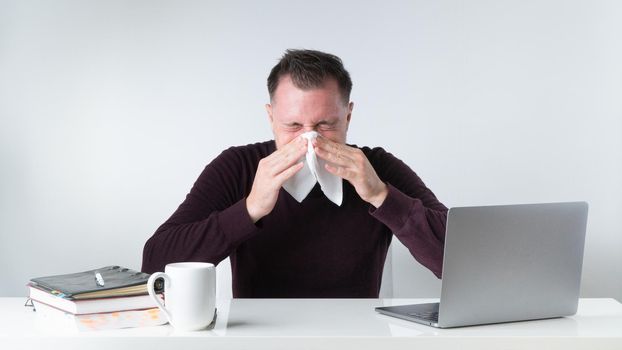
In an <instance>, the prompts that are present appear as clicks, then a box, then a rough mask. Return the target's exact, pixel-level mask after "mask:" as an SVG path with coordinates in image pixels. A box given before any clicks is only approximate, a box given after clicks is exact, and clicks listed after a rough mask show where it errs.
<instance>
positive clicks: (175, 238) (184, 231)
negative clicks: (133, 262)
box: [142, 149, 258, 273]
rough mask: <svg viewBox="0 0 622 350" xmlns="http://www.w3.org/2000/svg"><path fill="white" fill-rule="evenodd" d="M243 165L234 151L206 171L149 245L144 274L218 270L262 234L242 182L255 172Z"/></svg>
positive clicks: (206, 168)
mask: <svg viewBox="0 0 622 350" xmlns="http://www.w3.org/2000/svg"><path fill="white" fill-rule="evenodd" d="M242 164H243V162H241V161H239V155H237V154H236V153H235V151H234V150H233V149H229V150H227V151H224V152H223V153H222V154H221V155H220V156H218V157H217V158H216V159H214V160H213V161H212V162H211V163H210V164H209V165H207V166H206V167H205V169H204V170H203V172H202V173H201V175H200V176H199V178H198V179H197V181H196V182H195V184H194V186H193V187H192V189H191V190H190V193H188V195H187V196H186V199H185V200H184V202H183V203H182V204H181V205H180V206H179V208H178V209H177V210H176V211H175V213H173V215H172V216H171V217H170V218H169V219H168V220H167V221H166V222H165V223H164V224H162V225H161V226H160V227H159V228H158V229H157V230H156V232H155V233H154V234H153V236H151V238H149V240H147V242H146V243H145V247H144V249H143V264H142V271H143V272H146V273H153V272H156V271H164V266H165V265H166V264H168V263H172V262H181V261H203V262H210V263H213V264H218V263H219V262H220V261H222V260H224V259H225V258H227V257H228V256H229V254H230V253H231V252H232V251H233V250H234V249H235V248H236V247H237V246H238V245H239V244H240V243H242V242H243V241H245V240H247V239H249V238H250V237H252V236H253V235H254V234H255V233H256V232H258V229H257V226H255V224H254V223H253V222H252V220H251V218H250V216H249V214H248V211H247V209H246V197H245V189H244V187H245V186H244V181H240V180H241V178H244V177H248V176H245V175H249V174H247V173H249V172H250V171H249V170H248V169H244V167H243V166H242ZM252 177H253V176H250V180H251V181H252Z"/></svg>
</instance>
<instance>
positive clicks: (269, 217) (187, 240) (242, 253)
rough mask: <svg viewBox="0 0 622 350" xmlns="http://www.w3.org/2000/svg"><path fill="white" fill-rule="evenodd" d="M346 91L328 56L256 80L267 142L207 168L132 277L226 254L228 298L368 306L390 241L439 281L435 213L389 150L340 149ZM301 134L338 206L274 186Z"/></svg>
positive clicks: (291, 169)
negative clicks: (338, 192) (365, 301)
mask: <svg viewBox="0 0 622 350" xmlns="http://www.w3.org/2000/svg"><path fill="white" fill-rule="evenodd" d="M351 89H352V82H351V80H350V75H349V73H348V72H347V71H346V70H345V68H344V67H343V64H342V62H341V60H340V59H339V58H338V57H336V56H334V55H330V54H327V53H323V52H319V51H312V50H287V51H286V53H285V55H284V56H283V57H282V58H281V60H280V62H279V63H278V64H277V65H276V66H275V67H274V68H273V69H272V71H271V73H270V76H269V77H268V90H269V93H270V104H267V105H266V110H267V112H268V117H269V121H270V124H271V126H272V131H273V133H274V141H268V142H262V143H256V144H251V145H247V146H241V147H232V148H229V149H228V150H226V151H224V152H222V154H220V155H219V156H218V157H217V158H216V159H214V160H213V161H212V162H211V163H210V164H209V165H207V166H206V167H205V170H204V171H203V173H202V174H201V175H200V176H199V178H198V180H197V181H196V183H195V184H194V186H193V188H192V189H191V191H190V193H189V194H188V195H187V196H186V200H185V201H184V202H183V203H182V204H181V205H180V206H179V208H178V209H177V211H176V212H175V213H174V214H173V215H172V216H171V217H170V218H169V219H168V220H167V221H166V222H165V223H164V224H163V225H162V226H160V227H159V228H158V229H157V231H156V232H155V234H154V235H153V236H152V237H151V238H150V239H149V240H148V241H147V243H146V244H145V248H144V253H143V268H142V269H143V271H144V272H147V273H152V272H155V271H163V269H164V266H165V265H166V264H167V263H170V262H177V261H206V262H211V263H214V264H218V263H219V262H220V261H222V260H223V259H225V258H227V257H230V258H231V269H232V278H233V296H234V297H236V298H265V297H297V298H312V297H331V298H338V297H371V298H376V297H378V293H379V291H380V284H381V280H382V271H383V266H384V262H385V258H386V254H387V249H388V248H389V244H390V243H391V239H392V236H393V235H395V236H396V237H397V238H398V239H399V240H400V241H401V242H402V243H404V245H405V246H406V247H408V249H409V250H410V252H411V254H412V255H413V256H414V257H415V259H417V260H418V261H419V262H420V263H422V264H423V265H424V266H426V267H427V268H429V269H430V270H431V271H432V272H433V273H434V274H435V275H436V276H437V277H439V278H440V277H441V268H442V258H443V242H444V235H445V221H446V218H447V208H446V207H445V206H444V205H443V204H441V203H440V202H439V201H438V200H437V199H436V197H435V196H434V194H433V193H432V192H431V191H430V190H429V189H428V188H426V186H425V185H424V184H423V182H422V181H421V179H420V178H419V177H418V176H417V175H416V174H415V173H414V172H413V171H412V170H411V169H410V168H409V167H408V166H407V165H405V164H404V163H403V162H402V161H400V160H399V159H397V158H395V157H394V156H393V155H391V154H390V153H388V152H386V151H384V150H383V149H382V148H373V149H370V148H368V147H357V146H354V145H347V144H346V134H347V131H348V125H349V124H350V120H351V118H352V108H353V103H352V102H349V101H350V91H351ZM308 131H316V132H317V133H318V134H319V136H318V137H317V138H316V139H315V140H313V141H309V142H313V148H314V151H315V153H316V154H317V156H318V157H319V158H321V159H323V160H325V161H327V162H328V164H327V165H326V170H327V171H328V172H329V173H331V174H334V175H337V176H339V177H341V178H343V179H344V180H345V181H343V201H342V204H341V205H340V206H338V205H336V204H334V203H332V202H331V201H329V200H328V198H327V197H326V196H325V195H324V194H323V193H322V190H321V189H320V186H319V184H316V185H315V187H314V188H313V189H312V191H311V192H310V193H309V195H308V196H307V197H306V198H305V199H304V200H302V202H300V203H299V202H298V201H296V200H295V199H294V198H293V197H292V196H291V195H290V194H289V193H288V192H287V191H285V190H284V189H283V188H282V186H283V184H284V183H285V182H286V181H287V179H289V178H291V177H292V176H293V175H294V174H296V173H297V172H298V171H300V170H301V169H302V167H303V162H302V161H301V159H304V158H303V157H304V155H305V152H306V151H307V140H306V139H305V138H303V137H301V136H300V135H301V134H303V133H305V132H308Z"/></svg>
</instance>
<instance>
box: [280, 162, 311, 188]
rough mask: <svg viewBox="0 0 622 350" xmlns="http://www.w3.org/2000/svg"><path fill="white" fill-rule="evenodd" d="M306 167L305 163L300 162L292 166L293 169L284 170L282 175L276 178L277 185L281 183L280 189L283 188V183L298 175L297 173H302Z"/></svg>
mask: <svg viewBox="0 0 622 350" xmlns="http://www.w3.org/2000/svg"><path fill="white" fill-rule="evenodd" d="M303 166H304V163H303V162H299V163H296V164H294V165H292V166H291V167H289V168H287V169H285V170H283V171H282V172H281V173H280V174H278V175H277V176H276V177H275V180H276V181H277V183H279V187H281V186H282V185H283V183H285V181H287V180H288V179H289V178H290V177H292V176H294V174H296V173H297V172H299V171H300V169H302V168H303Z"/></svg>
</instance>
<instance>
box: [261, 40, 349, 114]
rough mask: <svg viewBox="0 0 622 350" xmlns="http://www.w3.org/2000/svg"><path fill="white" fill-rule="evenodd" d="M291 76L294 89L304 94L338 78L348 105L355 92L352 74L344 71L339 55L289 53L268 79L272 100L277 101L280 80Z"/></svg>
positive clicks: (290, 51)
mask: <svg viewBox="0 0 622 350" xmlns="http://www.w3.org/2000/svg"><path fill="white" fill-rule="evenodd" d="M288 74H289V75H290V77H291V79H292V82H293V83H294V85H295V86H296V87H298V88H299V89H303V90H307V89H313V88H319V87H322V86H323V85H324V81H325V79H326V78H334V79H335V80H337V84H338V85H339V91H340V92H341V97H342V99H343V101H344V103H346V104H347V103H348V102H349V101H350V92H351V91H352V80H351V79H350V73H348V71H347V70H346V69H345V68H344V67H343V62H342V61H341V59H340V58H339V57H337V56H335V55H331V54H329V53H325V52H321V51H315V50H292V49H289V50H286V51H285V54H284V55H283V57H281V59H280V60H279V63H277V64H276V66H274V68H272V71H270V75H269V76H268V92H269V93H270V100H272V98H273V97H274V92H275V91H276V88H277V87H278V85H279V79H281V77H282V76H285V75H288Z"/></svg>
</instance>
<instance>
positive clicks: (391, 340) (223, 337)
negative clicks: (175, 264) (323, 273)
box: [0, 298, 622, 350]
mask: <svg viewBox="0 0 622 350" xmlns="http://www.w3.org/2000/svg"><path fill="white" fill-rule="evenodd" d="M24 301H25V299H24V298H0V312H1V317H0V349H29V348H33V349H34V348H37V349H63V350H64V349H106V350H111V349H126V348H127V349H132V350H139V349H149V350H153V349H175V350H182V349H183V350H185V349H208V350H213V349H253V350H254V349H311V348H322V349H329V348H333V349H374V350H380V349H382V350H384V349H409V350H412V349H421V348H424V347H425V346H429V347H430V348H431V349H458V348H459V349H495V350H496V349H590V350H596V349H599V350H600V349H617V350H620V349H622V304H620V303H619V302H617V301H616V300H614V299H581V301H580V303H579V311H578V313H577V314H576V315H575V316H572V317H566V318H557V319H550V320H540V321H528V322H515V323H506V324H497V325H488V326H475V327H464V328H454V329H436V328H432V327H427V326H424V325H419V324H416V323H411V322H408V321H403V320H400V319H396V318H393V317H389V316H384V315H380V314H377V313H376V312H375V311H374V307H376V306H381V305H399V304H408V303H418V302H431V301H434V300H431V299H341V300H339V299H324V300H321V299H234V300H219V301H218V303H217V307H218V319H217V322H216V325H215V327H214V328H213V329H212V330H209V331H199V332H187V333H179V332H175V331H174V330H173V328H172V327H171V326H170V325H165V326H159V327H149V328H133V329H119V330H112V331H96V332H83V333H62V332H57V331H54V330H53V327H52V325H50V324H49V323H46V322H43V321H44V320H42V319H41V317H37V315H36V313H35V312H33V311H32V309H31V308H26V307H24V306H23V304H24Z"/></svg>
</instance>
